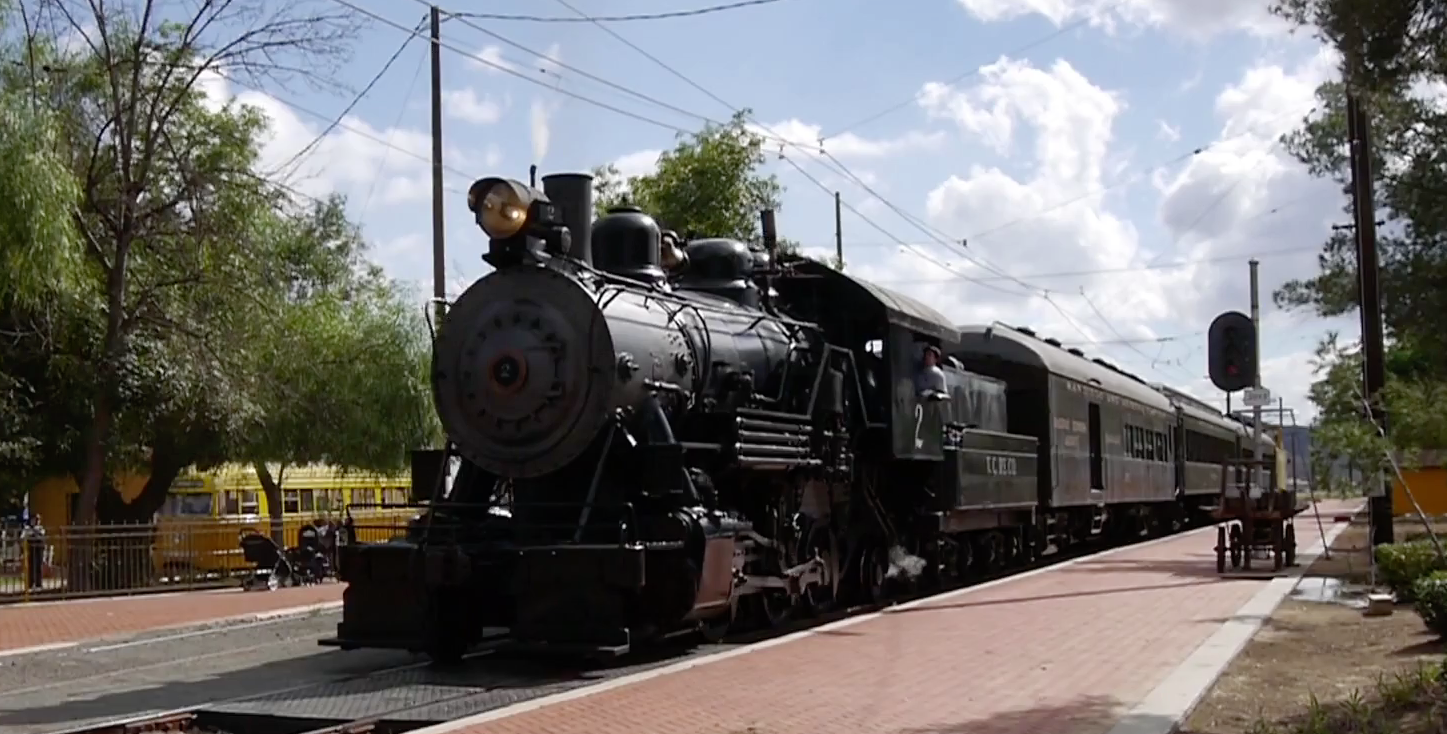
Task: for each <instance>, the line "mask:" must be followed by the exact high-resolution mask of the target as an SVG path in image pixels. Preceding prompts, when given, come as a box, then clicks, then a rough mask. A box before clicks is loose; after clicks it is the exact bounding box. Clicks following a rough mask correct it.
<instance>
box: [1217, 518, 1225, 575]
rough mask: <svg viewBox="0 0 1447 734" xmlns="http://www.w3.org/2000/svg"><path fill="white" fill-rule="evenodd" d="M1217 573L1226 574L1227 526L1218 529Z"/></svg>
mask: <svg viewBox="0 0 1447 734" xmlns="http://www.w3.org/2000/svg"><path fill="white" fill-rule="evenodd" d="M1216 573H1226V526H1225V525H1222V526H1220V527H1218V528H1216Z"/></svg>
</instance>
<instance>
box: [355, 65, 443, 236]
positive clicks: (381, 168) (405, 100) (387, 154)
mask: <svg viewBox="0 0 1447 734" xmlns="http://www.w3.org/2000/svg"><path fill="white" fill-rule="evenodd" d="M414 37H415V36H408V40H411V39H412V38H414ZM426 62H427V54H422V55H420V56H419V57H418V58H417V68H416V70H414V71H413V72H412V81H411V82H410V83H408V85H407V91H406V92H404V93H403V94H402V104H400V105H397V119H396V120H394V121H393V122H392V127H391V128H389V129H388V135H387V141H388V142H391V138H392V135H391V133H392V132H393V131H396V130H397V129H398V128H399V127H401V126H402V118H403V117H405V116H406V115H407V105H408V104H409V103H410V102H411V101H412V92H414V91H416V89H417V80H418V79H421V78H422V67H424V66H426ZM391 157H392V149H391V148H385V149H384V150H383V153H382V162H381V163H380V164H378V165H377V175H376V176H374V177H373V178H372V184H371V185H370V186H368V187H367V198H365V199H363V200H362V211H361V214H360V215H359V216H358V221H359V222H361V221H364V220H365V219H366V217H367V212H368V211H369V210H370V209H371V207H372V197H373V196H375V195H376V193H377V185H378V184H380V183H381V182H382V178H383V177H384V176H385V175H386V173H387V164H388V163H390V162H391Z"/></svg>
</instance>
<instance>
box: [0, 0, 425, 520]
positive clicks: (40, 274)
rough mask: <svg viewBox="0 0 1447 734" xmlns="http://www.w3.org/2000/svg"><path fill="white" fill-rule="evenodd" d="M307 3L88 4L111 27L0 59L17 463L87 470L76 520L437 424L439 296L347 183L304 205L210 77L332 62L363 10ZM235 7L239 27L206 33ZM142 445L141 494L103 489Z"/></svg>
mask: <svg viewBox="0 0 1447 734" xmlns="http://www.w3.org/2000/svg"><path fill="white" fill-rule="evenodd" d="M305 5H308V3H300V4H283V5H280V6H275V5H268V4H267V3H264V2H261V0H235V1H234V2H228V3H225V4H221V5H217V4H210V3H203V4H201V5H200V6H198V7H197V9H196V10H195V12H196V16H195V17H194V18H192V19H190V21H191V22H162V21H161V20H160V19H159V18H152V17H149V16H142V17H131V16H128V15H127V13H130V12H132V11H134V10H136V9H135V8H129V7H128V8H125V9H123V10H119V11H114V12H113V11H110V10H104V9H97V10H95V12H98V13H106V14H107V15H106V17H105V19H104V22H100V23H96V22H93V21H95V20H96V19H92V18H86V17H84V14H77V15H74V16H73V17H71V16H67V20H68V21H69V22H71V23H72V24H76V25H77V28H79V27H84V26H89V35H90V37H91V38H92V40H96V41H98V42H97V43H96V44H95V46H94V47H92V48H88V49H85V50H82V51H81V52H79V53H77V54H76V55H74V56H73V57H62V56H61V55H60V54H59V53H58V52H57V51H56V50H55V48H56V46H55V43H54V42H53V39H48V38H45V37H43V36H39V35H37V36H35V37H33V38H32V39H31V41H32V42H31V43H29V44H27V45H26V46H27V47H26V53H25V54H24V55H23V56H17V55H15V54H14V53H13V52H12V53H11V54H10V55H8V56H5V57H4V58H3V59H0V61H3V62H4V64H3V65H0V102H4V103H5V104H6V105H8V106H0V115H4V117H3V121H5V122H6V123H7V124H6V126H5V129H3V130H0V174H4V175H0V178H3V179H4V180H3V181H0V188H3V192H0V196H3V197H4V198H5V199H6V201H4V202H0V235H6V236H4V237H0V239H3V242H0V295H5V294H8V295H6V296H5V297H9V298H11V301H17V302H18V299H19V298H20V296H22V295H24V296H27V297H30V300H29V301H28V302H26V304H25V305H26V307H25V308H20V309H12V308H9V307H8V306H7V308H6V309H4V310H3V311H0V330H3V332H4V333H6V334H15V335H16V336H15V338H14V339H7V340H0V365H3V367H0V388H3V391H0V436H3V437H4V439H3V442H0V486H5V487H11V486H24V485H25V484H26V483H28V482H29V481H32V480H33V479H35V478H37V477H39V476H47V475H53V474H55V473H66V472H68V473H71V474H74V475H76V476H77V477H78V478H79V477H81V476H85V478H86V479H87V482H85V483H84V485H83V486H85V487H86V488H87V491H85V492H83V494H82V503H81V516H80V517H79V518H77V520H80V521H84V520H85V519H87V518H88V517H89V516H90V513H91V512H92V511H95V510H96V509H100V510H101V511H102V514H103V515H104V514H105V513H106V512H107V511H116V512H122V513H125V514H130V515H133V516H135V517H137V518H143V517H148V516H149V515H150V513H151V511H153V510H154V509H155V508H156V507H158V506H159V503H160V501H161V500H163V499H164V496H165V493H166V491H167V489H168V487H169V484H170V480H171V479H172V478H174V476H175V475H176V472H178V471H180V470H181V469H183V468H184V467H186V466H188V465H195V466H197V467H198V468H202V469H204V468H206V467H208V466H210V465H214V464H217V463H220V462H222V461H227V460H236V459H240V460H244V461H252V462H277V463H281V464H295V463H310V462H312V461H326V462H332V463H337V464H341V465H343V466H345V467H354V468H359V469H368V470H379V471H386V470H395V469H400V468H402V467H404V466H405V459H406V453H405V450H406V449H407V448H408V447H409V446H414V445H417V444H419V443H431V442H433V441H434V440H435V438H436V434H437V426H436V421H435V417H434V416H433V415H432V414H431V412H430V410H428V401H429V399H430V395H429V394H428V391H427V389H426V385H427V382H426V379H427V370H426V365H427V362H428V359H427V358H428V356H429V355H428V349H427V344H426V341H425V333H426V331H425V328H424V325H423V324H422V323H421V320H420V318H419V317H420V309H419V308H413V307H412V306H411V305H409V304H410V303H411V299H409V297H408V296H407V294H405V293H402V292H401V291H399V290H398V288H397V287H396V285H395V284H393V283H391V282H390V281H388V279H386V278H385V277H383V275H382V274H381V273H380V271H379V270H378V268H377V267H376V266H375V265H373V264H372V263H370V262H369V261H368V260H367V258H366V254H367V253H366V245H365V242H364V241H363V240H362V238H361V236H360V233H359V232H357V231H356V228H355V227H354V226H353V225H352V224H351V223H350V222H349V221H347V218H346V214H345V206H344V202H342V201H341V200H340V199H331V200H327V201H322V202H316V203H315V205H312V206H305V207H298V206H297V205H296V203H295V202H294V200H293V198H292V196H291V195H290V194H289V193H288V192H287V190H285V189H284V188H282V187H279V186H277V185H274V184H273V183H271V182H270V181H268V180H266V179H265V178H264V177H263V176H261V175H260V174H259V173H258V172H257V170H256V169H257V164H258V160H259V141H260V139H261V136H262V134H263V133H264V132H265V129H266V125H267V120H266V119H265V118H264V116H263V115H262V114H261V112H260V111H259V110H257V109H254V108H250V107H247V106H244V105H239V104H236V103H235V102H232V103H226V104H223V103H222V102H221V101H220V100H214V99H209V98H207V97H206V95H205V94H203V92H202V87H201V86H200V85H199V83H198V82H199V79H200V75H201V73H202V72H203V71H207V70H218V69H224V70H225V72H226V74H227V75H228V76H230V77H232V78H237V79H242V80H245V81H250V82H251V83H256V82H257V81H260V80H262V79H270V80H273V81H275V80H283V81H284V80H285V78H286V77H288V76H295V75H297V74H300V75H301V78H304V79H305V80H306V81H308V82H317V81H325V74H324V72H326V71H327V69H328V64H327V62H328V61H331V60H337V58H338V54H339V52H340V51H341V47H340V46H339V43H340V42H341V41H342V40H344V39H345V38H346V37H347V36H348V34H349V33H350V31H351V30H353V29H354V28H355V24H353V23H351V22H350V21H349V20H348V18H347V17H344V16H341V15H335V14H333V10H334V9H330V6H328V5H326V4H323V5H321V6H314V7H310V8H306V9H303V8H302V6H305ZM312 5H315V4H312ZM98 7H100V6H98ZM298 11H300V12H298ZM140 12H144V13H150V12H152V9H151V8H150V6H146V8H145V9H144V10H141V11H140ZM158 12H159V11H158ZM167 14H168V15H170V13H169V11H168V13H167ZM237 14H242V15H245V17H246V19H247V22H246V23H245V24H243V25H244V27H237V26H236V24H235V23H234V22H231V21H234V20H235V19H236V18H237V17H240V16H238V15H237ZM182 20H183V21H185V19H182ZM28 27H29V26H27V28H28ZM96 27H99V28H100V29H101V30H100V31H96V30H95V28H96ZM218 28H226V29H227V30H226V31H224V32H235V33H237V34H239V35H237V36H234V37H229V38H228V37H219V38H218V37H205V34H211V35H212V36H214V35H215V34H216V32H217V30H216V29H218ZM139 29H146V30H145V31H144V32H142V31H140V30H139ZM72 30H75V29H72ZM97 33H101V34H103V35H104V38H103V39H97V38H96V37H95V36H96V34H97ZM0 55H3V54H0ZM12 62H17V63H12ZM299 62H301V63H299ZM42 68H43V69H45V70H46V71H45V73H40V72H39V71H38V70H39V69H42ZM32 72H34V73H32ZM57 72H59V73H57ZM22 91H23V94H22V93H21V92H22ZM12 93H13V94H12ZM6 95H9V96H6ZM17 100H18V101H17ZM30 100H36V101H37V102H38V104H37V105H36V109H41V110H45V113H44V115H43V116H42V115H39V114H36V113H33V112H32V111H31V107H30V106H29V101H30ZM12 102H14V104H11V103H12ZM20 102H25V104H20ZM12 120H13V122H14V123H15V124H14V125H11V124H9V123H10V122H11V121H12ZM47 136H49V137H47ZM26 166H28V167H29V168H30V169H32V171H33V172H32V174H30V175H26V174H25V170H26V169H25V167H26ZM46 166H50V167H52V168H54V169H55V170H49V169H47V168H46ZM57 170H58V171H59V174H63V175H58V176H54V175H53V176H51V177H50V178H43V176H42V174H54V173H55V172H56V171H57ZM17 171H18V173H17ZM67 177H68V178H67ZM67 180H68V181H70V182H71V183H72V188H71V189H66V188H65V183H66V181H67ZM76 182H79V183H76ZM6 187H8V188H6ZM67 196H68V197H69V198H68V199H67V198H66V197H67ZM57 213H58V214H59V215H60V216H58V217H57ZM72 214H74V216H72ZM67 228H69V229H67ZM67 235H68V236H69V237H70V239H69V240H66V239H65V238H66V236H67ZM25 237H28V238H29V239H28V240H24V239H23V238H25ZM32 245H33V246H32ZM40 245H45V246H43V247H42V246H40ZM12 262H13V263H18V267H20V268H21V270H20V271H19V272H18V274H16V273H11V272H10V271H11V269H10V268H7V267H5V266H6V265H7V264H10V263H12ZM66 289H68V290H66ZM36 293H42V294H45V295H46V296H47V297H46V298H44V299H38V298H34V297H33V295H34V294H36ZM50 296H57V297H50ZM93 445H98V449H99V451H98V453H97V452H96V451H93V450H91V449H92V448H93ZM97 457H98V461H97ZM122 468H137V469H141V470H142V471H148V472H149V473H150V476H151V479H152V481H151V483H150V484H148V486H147V488H146V490H145V491H144V492H143V493H142V497H141V499H140V500H137V502H136V503H134V506H130V507H118V506H117V497H116V496H113V495H114V493H113V492H112V493H110V494H107V491H106V485H108V483H109V482H108V481H107V480H106V477H108V476H109V475H111V474H112V473H113V472H115V471H116V470H118V469H122ZM92 480H94V481H95V482H96V483H98V484H99V485H100V490H99V493H98V494H96V493H93V492H91V491H89V488H90V487H91V486H93V484H92ZM0 500H3V498H0ZM278 506H279V505H278ZM107 508H109V510H107Z"/></svg>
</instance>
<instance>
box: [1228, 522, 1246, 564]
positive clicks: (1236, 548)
mask: <svg viewBox="0 0 1447 734" xmlns="http://www.w3.org/2000/svg"><path fill="white" fill-rule="evenodd" d="M1230 538H1231V568H1240V567H1241V560H1242V555H1243V553H1242V550H1243V548H1242V545H1241V526H1240V525H1232V526H1231V536H1230Z"/></svg>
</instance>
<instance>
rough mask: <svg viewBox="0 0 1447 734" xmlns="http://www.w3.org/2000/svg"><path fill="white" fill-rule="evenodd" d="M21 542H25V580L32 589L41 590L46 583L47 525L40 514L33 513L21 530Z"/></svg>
mask: <svg viewBox="0 0 1447 734" xmlns="http://www.w3.org/2000/svg"><path fill="white" fill-rule="evenodd" d="M20 539H21V542H23V543H25V561H26V562H25V582H26V585H27V586H28V587H29V588H30V589H31V590H32V591H35V590H39V589H40V588H41V587H43V586H44V583H45V526H44V525H42V524H41V523H40V515H31V516H30V521H29V522H28V523H26V525H25V527H24V528H23V529H22V530H21V531H20Z"/></svg>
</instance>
